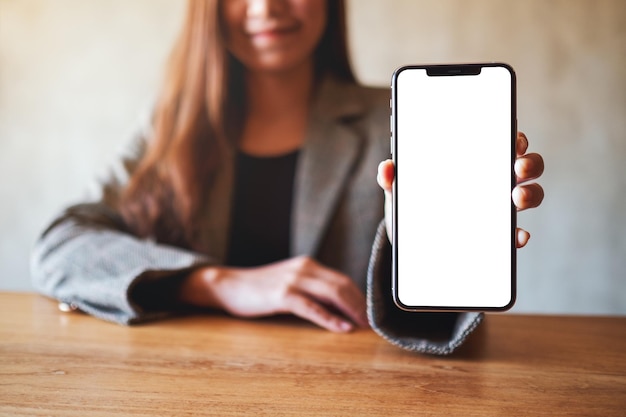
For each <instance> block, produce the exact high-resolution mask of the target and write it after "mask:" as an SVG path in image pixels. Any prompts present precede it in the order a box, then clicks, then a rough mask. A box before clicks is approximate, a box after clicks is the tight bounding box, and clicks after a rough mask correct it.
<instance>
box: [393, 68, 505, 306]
mask: <svg viewBox="0 0 626 417" xmlns="http://www.w3.org/2000/svg"><path fill="white" fill-rule="evenodd" d="M485 67H503V68H505V69H506V70H507V71H508V72H509V73H510V76H511V83H510V88H511V103H510V105H511V116H510V120H511V131H510V140H511V154H510V158H511V164H510V165H511V191H512V190H513V188H514V187H515V186H516V183H517V177H516V175H515V170H514V164H515V158H516V156H517V155H516V138H517V92H516V90H517V77H516V74H515V71H514V69H513V68H512V67H511V66H510V65H508V64H505V63H501V62H490V63H467V64H426V65H405V66H402V67H399V68H398V69H396V70H395V71H394V73H393V75H392V79H391V101H390V107H391V116H390V130H391V154H392V159H393V162H394V166H396V170H395V172H396V176H397V175H398V169H397V162H398V161H397V145H398V141H397V139H398V138H397V136H396V135H397V132H398V126H397V122H398V121H397V117H396V116H397V113H398V112H397V105H398V103H397V80H398V76H399V75H400V74H401V73H402V72H403V71H406V70H412V69H424V70H426V72H427V74H428V75H429V76H471V75H478V74H480V72H481V71H482V68H485ZM397 186H398V181H394V182H393V187H392V197H393V203H392V285H391V288H392V297H393V301H394V303H395V304H396V306H397V307H398V308H400V309H401V310H404V311H412V312H424V311H449V312H453V311H457V312H463V311H489V312H499V311H506V310H509V309H510V308H511V307H513V305H514V304H515V301H516V298H517V256H516V250H517V249H516V229H517V208H516V206H515V204H514V202H513V200H512V199H511V233H510V236H511V237H510V245H511V292H510V293H511V298H510V301H509V303H507V304H506V305H504V306H500V307H492V306H484V307H474V306H472V307H468V306H409V305H405V304H403V303H402V302H401V301H400V297H399V294H398V266H397V263H398V221H397V220H398V204H397V195H398V194H397V192H398V189H397Z"/></svg>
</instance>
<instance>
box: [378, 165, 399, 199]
mask: <svg viewBox="0 0 626 417" xmlns="http://www.w3.org/2000/svg"><path fill="white" fill-rule="evenodd" d="M394 178H395V167H394V165H393V161H392V160H391V159H387V160H385V161H383V162H381V163H380V164H378V175H377V178H376V179H377V180H378V185H380V187H381V188H382V189H383V190H385V191H386V192H391V187H392V185H393V180H394Z"/></svg>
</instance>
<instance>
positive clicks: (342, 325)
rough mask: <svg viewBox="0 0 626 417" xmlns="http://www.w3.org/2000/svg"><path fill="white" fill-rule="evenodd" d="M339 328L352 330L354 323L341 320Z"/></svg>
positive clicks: (345, 330)
mask: <svg viewBox="0 0 626 417" xmlns="http://www.w3.org/2000/svg"><path fill="white" fill-rule="evenodd" d="M339 329H341V331H344V332H349V331H350V330H352V329H353V325H352V323H349V322H347V321H340V322H339Z"/></svg>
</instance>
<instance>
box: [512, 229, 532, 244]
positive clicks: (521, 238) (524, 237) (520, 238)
mask: <svg viewBox="0 0 626 417" xmlns="http://www.w3.org/2000/svg"><path fill="white" fill-rule="evenodd" d="M528 239H530V233H528V232H527V231H526V230H524V229H520V228H519V227H518V228H517V230H516V234H515V246H516V247H517V248H518V249H519V248H523V247H524V246H526V244H527V243H528Z"/></svg>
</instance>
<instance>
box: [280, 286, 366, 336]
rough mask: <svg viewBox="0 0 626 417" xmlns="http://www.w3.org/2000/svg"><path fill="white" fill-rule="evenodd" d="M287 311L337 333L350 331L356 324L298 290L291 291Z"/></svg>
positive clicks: (287, 301) (286, 301)
mask: <svg viewBox="0 0 626 417" xmlns="http://www.w3.org/2000/svg"><path fill="white" fill-rule="evenodd" d="M285 303H286V304H285V308H286V310H287V311H286V312H289V313H292V314H294V315H296V316H298V317H300V318H302V319H305V320H308V321H310V322H313V323H315V324H317V325H318V326H320V327H323V328H324V329H327V330H330V331H332V332H336V333H345V332H349V331H351V330H352V329H353V328H354V325H353V324H352V323H350V322H349V321H348V320H345V319H343V318H341V317H339V316H338V315H336V314H333V313H331V312H330V311H328V310H327V309H326V308H324V307H323V306H322V305H321V304H319V303H317V302H315V301H314V300H311V299H310V298H308V297H306V296H305V295H303V294H299V293H298V292H292V293H290V294H289V295H288V296H287V298H286V299H285Z"/></svg>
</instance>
